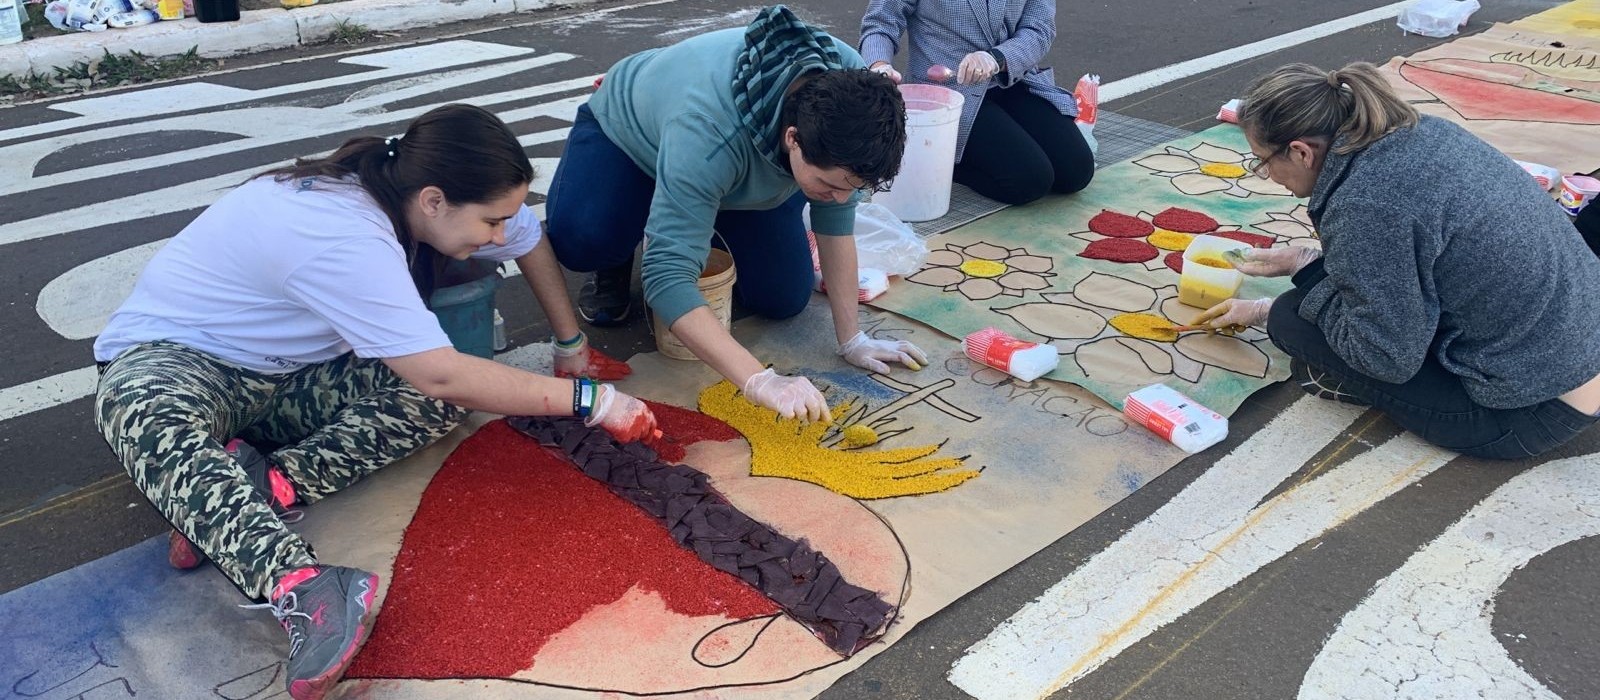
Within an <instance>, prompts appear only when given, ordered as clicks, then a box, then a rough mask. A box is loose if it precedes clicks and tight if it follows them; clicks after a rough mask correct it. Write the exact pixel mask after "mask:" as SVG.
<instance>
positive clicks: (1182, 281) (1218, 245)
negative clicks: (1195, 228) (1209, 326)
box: [1178, 236, 1250, 309]
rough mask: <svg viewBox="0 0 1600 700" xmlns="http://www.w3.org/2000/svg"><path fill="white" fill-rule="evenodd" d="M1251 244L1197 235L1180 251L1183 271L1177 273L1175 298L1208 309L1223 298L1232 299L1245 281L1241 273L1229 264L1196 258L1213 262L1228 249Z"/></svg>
mask: <svg viewBox="0 0 1600 700" xmlns="http://www.w3.org/2000/svg"><path fill="white" fill-rule="evenodd" d="M1249 247H1250V244H1248V243H1245V242H1242V241H1236V240H1233V239H1231V238H1223V237H1221V236H1196V237H1195V239H1194V242H1192V243H1190V244H1189V247H1188V248H1187V249H1185V250H1184V251H1183V274H1182V275H1180V276H1179V277H1178V301H1180V302H1182V303H1184V304H1187V305H1189V306H1193V307H1195V308H1197V309H1209V308H1211V307H1213V306H1216V305H1217V304H1220V303H1222V301H1223V300H1226V299H1232V298H1233V295H1235V294H1238V293H1239V285H1242V284H1244V273H1242V272H1239V271H1238V270H1235V269H1233V268H1232V267H1231V266H1230V267H1215V266H1213V265H1208V264H1205V263H1202V262H1199V259H1200V258H1205V259H1206V262H1208V263H1214V262H1216V261H1218V260H1225V259H1226V258H1225V256H1224V255H1223V254H1224V253H1226V252H1228V251H1230V250H1238V249H1241V248H1249Z"/></svg>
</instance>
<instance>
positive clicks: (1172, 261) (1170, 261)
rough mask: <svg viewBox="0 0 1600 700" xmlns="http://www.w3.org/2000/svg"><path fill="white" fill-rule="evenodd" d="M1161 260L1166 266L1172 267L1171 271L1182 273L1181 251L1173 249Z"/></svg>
mask: <svg viewBox="0 0 1600 700" xmlns="http://www.w3.org/2000/svg"><path fill="white" fill-rule="evenodd" d="M1162 262H1164V263H1166V264H1167V267H1170V268H1172V271H1173V272H1176V273H1178V274H1180V275H1181V274H1183V251H1181V250H1174V251H1172V252H1170V253H1167V257H1166V259H1164V260H1162Z"/></svg>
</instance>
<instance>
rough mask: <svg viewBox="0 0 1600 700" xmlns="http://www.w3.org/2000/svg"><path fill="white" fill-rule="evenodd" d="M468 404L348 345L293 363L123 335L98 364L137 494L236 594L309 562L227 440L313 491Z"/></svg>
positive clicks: (109, 421) (445, 425) (449, 424)
mask: <svg viewBox="0 0 1600 700" xmlns="http://www.w3.org/2000/svg"><path fill="white" fill-rule="evenodd" d="M465 416H466V412H465V411H464V410H462V409H460V408H458V407H456V406H452V405H450V404H446V403H444V402H441V401H438V400H435V399H431V398H428V397H427V396H424V395H423V394H422V393H421V392H418V391H417V390H416V389H414V388H412V387H411V385H410V384H407V383H406V382H405V381H404V380H402V379H400V378H399V377H398V376H396V375H395V374H394V373H393V372H392V371H390V370H389V368H388V367H387V366H386V365H384V364H383V363H382V362H380V361H377V360H368V359H360V358H357V357H355V356H354V355H345V356H343V357H339V358H337V359H334V360H331V361H329V362H326V363H322V364H318V365H311V366H308V367H305V368H302V369H300V370H297V371H294V372H291V373H288V374H264V373H261V372H255V371H252V370H248V369H244V368H242V367H237V366H234V365H230V364H227V363H224V362H222V361H220V360H218V359H217V358H215V357H213V356H211V355H207V354H205V353H202V352H199V351H197V350H193V349H190V348H188V347H185V346H182V345H179V344H176V343H165V342H156V343H147V344H144V345H139V346H137V347H134V348H130V349H128V350H127V351H125V352H124V353H123V354H122V355H121V356H119V357H118V358H117V359H116V360H115V361H113V362H112V363H111V364H110V365H108V366H107V367H105V369H104V370H103V372H102V374H101V376H100V386H99V392H98V395H97V397H96V399H95V422H96V424H97V425H98V426H99V428H100V434H101V435H102V436H104V437H105V439H106V443H107V444H109V445H110V446H111V450H112V451H113V452H114V453H116V455H117V458H118V459H120V460H121V461H122V465H123V467H124V468H126V469H127V470H128V475H129V476H132V477H133V481H134V483H135V484H137V485H138V486H139V489H140V490H142V491H143V492H144V495H145V497H146V498H148V499H150V502H151V503H153V504H155V506H156V508H157V509H158V510H160V511H161V513H162V515H164V516H166V518H167V520H169V521H171V522H172V524H173V526H174V527H176V528H177V529H178V530H179V531H181V532H183V534H184V535H186V536H188V538H189V539H190V541H192V542H194V543H195V544H196V545H198V546H199V548H200V549H201V551H204V552H205V553H206V555H207V556H209V557H210V558H211V561H212V562H214V563H215V564H216V565H217V568H218V569H221V570H222V573H223V574H225V575H226V576H227V577H228V578H229V579H231V580H233V582H234V584H236V585H237V586H238V587H239V589H240V590H241V591H243V592H244V593H245V595H247V596H250V597H252V598H257V599H261V598H265V597H266V594H267V592H268V591H269V590H270V589H271V588H272V585H273V583H274V582H275V580H276V578H277V576H278V574H280V573H282V572H284V571H286V570H291V569H296V568H299V567H302V566H309V565H312V564H315V563H316V558H315V555H314V554H313V552H312V550H311V547H310V545H309V544H307V543H306V542H305V540H303V539H301V538H300V536H299V535H296V534H294V533H293V532H290V531H289V529H288V528H287V527H286V526H285V525H284V523H283V521H282V520H280V519H279V518H278V516H277V515H276V514H275V513H273V511H272V507H271V506H270V505H268V503H267V501H266V499H265V498H264V497H263V496H262V495H261V494H260V493H259V492H257V491H256V489H255V488H254V487H252V486H251V484H250V482H249V480H248V479H247V478H246V476H245V473H244V471H243V469H241V468H240V466H239V465H238V464H237V463H236V462H235V461H234V459H233V458H232V457H231V456H229V455H228V453H227V452H226V451H224V449H223V445H225V444H226V443H227V442H228V441H229V440H231V439H233V438H235V437H238V438H242V439H244V440H245V441H247V442H249V443H251V444H252V445H256V446H258V447H261V448H262V451H263V452H265V451H266V450H267V449H269V448H270V447H271V446H281V447H278V448H277V449H276V450H275V451H273V452H271V454H268V455H267V459H268V461H270V462H272V463H273V464H274V465H276V466H277V467H278V468H280V469H281V470H282V471H283V473H284V475H285V476H287V477H288V478H289V480H290V481H291V482H293V484H294V487H295V494H296V495H297V496H298V497H299V499H300V501H301V502H305V503H312V502H315V501H317V500H319V499H321V498H323V497H325V496H327V495H329V494H332V493H334V492H335V491H338V490H340V489H342V488H345V487H346V486H349V485H351V484H353V483H355V482H356V481H357V480H359V479H361V477H363V476H366V475H367V474H370V473H371V472H373V471H375V470H377V469H379V468H380V467H383V466H384V465H387V464H389V463H391V462H394V461H396V460H399V459H402V458H404V457H406V456H408V455H410V454H412V453H413V452H416V451H417V450H420V449H422V448H423V447H426V446H427V445H429V444H430V443H432V442H433V441H435V440H437V439H439V438H440V437H442V436H444V434H445V433H448V432H450V430H451V429H452V428H454V427H455V426H456V425H457V424H458V423H460V421H461V420H462V419H463V418H464V417H465Z"/></svg>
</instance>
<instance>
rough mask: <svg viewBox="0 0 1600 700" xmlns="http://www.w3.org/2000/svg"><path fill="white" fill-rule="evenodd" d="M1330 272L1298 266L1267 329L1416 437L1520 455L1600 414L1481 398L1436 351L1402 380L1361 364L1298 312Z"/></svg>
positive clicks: (1483, 452) (1543, 448)
mask: <svg viewBox="0 0 1600 700" xmlns="http://www.w3.org/2000/svg"><path fill="white" fill-rule="evenodd" d="M1325 277H1327V274H1326V273H1325V272H1323V271H1322V261H1321V260H1318V261H1316V262H1313V263H1311V265H1308V266H1307V267H1306V269H1304V270H1301V271H1300V273H1299V274H1296V275H1295V277H1294V284H1295V288H1294V289H1292V290H1290V291H1288V292H1285V293H1283V294H1281V295H1279V296H1278V298H1277V300H1275V301H1274V302H1273V303H1272V312H1271V315H1270V316H1269V318H1268V319H1267V335H1268V336H1270V337H1271V338H1272V342H1273V344H1274V345H1277V346H1278V348H1279V349H1281V350H1283V351H1284V352H1285V353H1288V354H1289V356H1291V357H1295V358H1298V359H1299V360H1300V361H1301V362H1304V363H1306V364H1307V365H1310V366H1312V367H1315V368H1317V369H1319V370H1322V371H1324V372H1327V373H1328V374H1330V375H1333V376H1334V377H1335V378H1337V379H1338V380H1339V381H1340V382H1342V383H1343V385H1344V391H1346V392H1348V393H1350V394H1354V395H1356V396H1359V397H1361V398H1364V399H1367V400H1369V401H1371V402H1372V406H1373V407H1374V408H1377V409H1378V410H1380V411H1383V412H1384V413H1386V414H1388V416H1389V417H1390V418H1392V419H1393V420H1394V422H1395V423H1398V424H1399V425H1400V427H1402V428H1405V429H1406V430H1409V431H1411V432H1413V433H1416V434H1417V436H1418V437H1421V438H1422V439H1424V440H1427V441H1428V442H1431V443H1433V444H1435V445H1439V446H1440V447H1444V448H1447V449H1450V450H1454V451H1456V452H1460V453H1462V454H1464V455H1468V456H1472V457H1485V458H1489V459H1522V458H1525V457H1532V456H1535V455H1538V454H1541V453H1544V452H1548V451H1550V450H1552V449H1555V448H1557V447H1560V446H1561V445H1562V444H1564V443H1566V442H1567V441H1569V440H1571V439H1572V438H1575V437H1577V436H1578V434H1579V433H1582V432H1583V431H1584V430H1585V429H1587V428H1589V426H1591V425H1594V423H1595V422H1596V420H1597V419H1596V417H1595V416H1590V415H1585V414H1584V413H1583V412H1582V411H1579V410H1578V409H1576V408H1573V407H1572V406H1571V405H1569V404H1567V402H1565V401H1562V400H1561V399H1550V400H1548V401H1544V402H1542V403H1536V404H1534V405H1532V406H1525V407H1523V408H1511V409H1498V408H1488V407H1486V406H1482V405H1480V404H1478V403H1477V402H1475V401H1473V400H1472V398H1471V397H1470V396H1468V395H1467V390H1466V388H1465V387H1464V386H1462V384H1461V378H1460V377H1457V376H1456V375H1454V374H1451V373H1450V371H1449V370H1447V369H1445V368H1444V365H1442V364H1440V363H1439V360H1438V358H1436V357H1434V356H1433V354H1432V353H1431V352H1430V353H1429V354H1428V359H1427V360H1426V361H1424V362H1423V363H1422V369H1420V370H1418V372H1417V373H1416V375H1415V376H1413V377H1412V378H1411V379H1408V380H1406V382H1405V383H1403V384H1390V383H1389V382H1385V381H1380V380H1377V379H1373V378H1372V377H1368V376H1366V375H1364V374H1361V373H1360V372H1357V371H1356V370H1355V369H1354V368H1352V367H1351V366H1350V365H1349V364H1347V363H1346V362H1345V361H1344V358H1341V357H1339V355H1338V353H1335V352H1334V351H1333V348H1332V347H1329V345H1328V338H1327V337H1326V336H1324V335H1323V334H1322V329H1321V328H1318V327H1317V326H1316V325H1315V324H1313V323H1311V322H1309V321H1307V320H1305V319H1304V318H1302V317H1301V316H1300V302H1301V301H1302V300H1304V299H1305V296H1306V292H1308V291H1310V290H1311V288H1312V287H1313V286H1315V285H1316V283H1317V282H1319V281H1321V280H1322V279H1323V278H1325Z"/></svg>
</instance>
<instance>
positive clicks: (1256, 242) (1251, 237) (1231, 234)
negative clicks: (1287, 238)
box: [1211, 231, 1275, 248]
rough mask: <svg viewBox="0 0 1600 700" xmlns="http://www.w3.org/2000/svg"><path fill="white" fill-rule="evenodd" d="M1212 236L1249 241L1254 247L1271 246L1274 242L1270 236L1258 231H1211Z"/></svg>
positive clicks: (1243, 241)
mask: <svg viewBox="0 0 1600 700" xmlns="http://www.w3.org/2000/svg"><path fill="white" fill-rule="evenodd" d="M1211 235H1213V236H1221V237H1223V238H1231V239H1233V240H1236V241H1239V242H1241V243H1249V244H1250V245H1251V246H1252V247H1255V248H1271V247H1272V244H1273V243H1274V242H1275V239H1273V237H1272V236H1263V235H1261V234H1259V233H1245V232H1244V231H1213V232H1212V233H1211Z"/></svg>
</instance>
